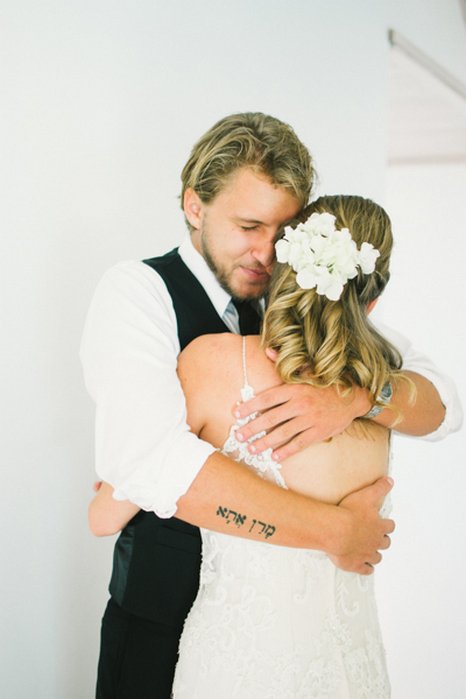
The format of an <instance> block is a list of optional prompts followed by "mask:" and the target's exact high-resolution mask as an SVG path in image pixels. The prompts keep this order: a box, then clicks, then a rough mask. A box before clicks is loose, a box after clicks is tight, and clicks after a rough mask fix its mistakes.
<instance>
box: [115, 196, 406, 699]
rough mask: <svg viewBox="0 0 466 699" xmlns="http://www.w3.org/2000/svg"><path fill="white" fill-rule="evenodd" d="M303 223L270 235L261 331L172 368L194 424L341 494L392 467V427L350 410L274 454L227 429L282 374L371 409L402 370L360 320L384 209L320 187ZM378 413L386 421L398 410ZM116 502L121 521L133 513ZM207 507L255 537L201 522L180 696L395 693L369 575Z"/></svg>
mask: <svg viewBox="0 0 466 699" xmlns="http://www.w3.org/2000/svg"><path fill="white" fill-rule="evenodd" d="M301 221H303V222H302V223H296V222H295V224H296V225H294V226H290V227H287V228H286V229H285V236H284V238H282V239H281V240H280V241H278V243H277V245H276V250H277V260H278V262H277V263H276V264H275V266H274V270H273V275H272V283H271V288H270V296H269V300H268V309H267V312H266V315H265V318H264V322H263V328H262V336H261V337H257V336H247V337H240V336H238V335H233V334H224V335H205V336H202V337H199V338H197V339H196V340H194V341H193V342H192V343H191V344H190V345H189V346H188V347H187V348H186V349H185V350H184V351H183V352H182V353H181V355H180V357H179V364H178V373H179V377H180V380H181V383H182V386H183V390H184V392H185V396H186V402H187V408H188V422H189V424H190V427H191V429H192V430H193V432H195V433H196V434H197V435H199V436H200V437H201V438H202V439H204V440H206V441H208V442H210V443H212V444H213V445H214V446H216V447H217V448H218V449H220V450H222V451H223V452H224V453H226V454H228V455H229V456H233V457H234V458H236V459H237V460H238V461H241V462H242V463H245V464H246V465H247V466H248V467H249V468H250V469H251V470H253V471H255V472H256V473H257V475H258V476H260V477H262V478H265V479H268V480H271V481H272V482H274V483H276V484H278V485H280V486H281V487H283V488H289V489H291V490H294V491H297V492H299V493H302V494H305V495H308V496H310V497H313V498H315V499H318V500H321V501H323V502H327V503H331V504H338V503H339V502H340V501H341V500H342V499H343V498H345V497H346V496H347V495H348V494H349V493H351V492H353V491H356V490H358V489H360V488H363V487H364V486H366V485H369V484H370V483H373V482H374V481H376V480H377V479H378V478H380V477H383V476H385V475H387V473H388V463H389V440H390V434H389V430H387V429H386V428H384V427H381V426H379V425H377V424H375V423H374V422H372V421H371V420H364V419H363V420H357V421H355V422H354V423H353V424H352V425H351V426H350V427H349V428H348V429H347V430H345V431H344V432H343V433H341V434H340V435H337V436H336V437H333V438H332V439H331V440H328V441H326V442H323V443H318V444H312V445H310V446H308V447H306V448H305V449H304V450H303V451H301V452H299V453H297V454H294V455H293V456H291V457H289V458H288V459H286V460H285V461H284V462H283V463H282V464H277V463H276V462H275V461H273V460H272V458H271V450H269V451H267V452H265V453H261V454H258V455H254V454H251V453H250V451H249V450H248V446H250V445H248V444H247V443H241V442H239V441H238V440H237V439H236V436H235V434H236V430H237V429H238V428H239V427H240V426H241V425H242V424H244V422H245V421H239V422H238V423H237V424H235V425H233V426H232V425H231V422H232V419H231V410H232V406H234V405H235V403H237V402H238V401H240V400H242V401H246V400H248V399H250V398H251V397H252V396H254V395H255V394H258V393H260V392H262V391H264V390H266V389H268V388H271V387H273V386H275V385H279V384H280V383H281V382H282V381H285V382H308V383H310V384H313V385H316V386H334V387H335V389H336V390H338V391H340V394H341V400H343V401H351V399H352V396H351V387H352V385H353V384H356V385H358V386H362V387H365V388H369V389H370V393H371V399H372V403H373V411H371V412H372V413H373V414H376V411H378V410H380V409H382V408H383V407H385V406H386V405H387V404H388V402H389V399H390V395H391V384H393V383H394V382H396V381H399V380H401V377H400V375H399V369H400V368H401V359H400V356H399V354H398V352H397V350H396V349H395V348H394V347H393V346H391V345H390V344H389V343H388V342H387V341H386V340H385V339H384V338H383V337H381V336H380V335H379V333H378V332H377V331H376V330H375V329H374V327H373V326H372V325H371V323H370V322H369V320H368V314H369V312H370V311H371V310H372V308H373V306H374V305H375V303H376V301H377V298H378V297H379V295H380V294H381V292H382V291H383V289H384V287H385V285H386V284H387V282H388V279H389V271H388V268H389V259H390V253H391V249H392V244H393V241H392V234H391V226H390V221H389V218H388V216H387V215H386V213H385V211H384V210H383V209H382V208H381V207H379V206H377V205H376V204H374V203H373V202H371V201H369V200H366V199H362V198H361V197H353V196H329V197H321V198H320V199H318V200H317V201H316V202H314V203H313V204H311V205H310V206H309V207H308V208H307V209H306V211H305V212H304V214H303V216H302V217H301ZM403 380H406V379H403ZM388 407H389V409H391V410H393V414H394V422H395V421H396V418H397V417H398V415H397V412H399V411H397V409H396V406H392V405H389V406H388ZM110 492H111V489H110ZM105 494H107V496H108V490H106V491H105V492H102V493H101V496H102V497H104V496H106V495H105ZM114 504H115V503H114ZM117 505H118V506H120V507H121V510H120V512H121V521H120V525H121V526H124V524H125V523H126V522H127V521H128V519H129V518H130V517H132V516H133V515H134V513H135V510H136V509H137V508H136V507H135V506H132V505H131V506H130V507H129V504H125V503H117ZM382 505H383V503H382V502H381V503H380V506H381V507H382ZM113 509H114V507H113ZM217 515H218V517H219V518H224V519H226V521H227V522H228V526H229V527H231V530H232V533H233V531H234V530H235V529H236V528H239V527H247V528H248V529H249V531H251V530H252V529H253V528H257V529H258V530H259V532H260V533H261V534H262V536H263V538H264V543H259V542H257V541H253V540H249V539H244V538H238V537H235V536H229V535H227V534H221V533H217V532H213V531H209V530H201V531H202V541H203V562H202V567H201V581H200V589H199V593H198V596H197V598H196V600H195V602H194V605H193V607H192V609H191V611H190V613H189V616H188V618H187V620H186V623H185V626H184V630H183V634H182V638H181V642H180V659H179V662H178V665H177V669H176V674H175V682H174V687H173V697H174V699H184V698H186V699H218V697H222V698H225V699H227V698H228V699H229V698H234V697H236V698H238V699H249V698H250V699H287V698H290V699H291V698H293V699H297V698H300V697H302V698H304V697H316V698H318V699H320V698H324V697H325V698H329V699H343V698H346V697H348V698H354V699H385V698H387V697H389V696H390V686H389V681H388V676H387V670H386V663H385V653H384V648H383V645H382V639H381V633H380V628H379V623H378V619H377V610H376V605H375V599H374V590H373V584H374V583H373V576H359V575H357V574H355V573H347V572H344V571H342V570H340V569H339V568H337V567H335V566H334V565H333V563H332V561H331V560H330V558H329V557H328V556H327V555H326V554H325V553H323V552H321V551H306V550H302V549H292V548H286V547H280V546H270V545H269V544H268V543H265V542H266V540H267V539H268V538H271V537H273V533H274V527H273V522H261V521H256V520H255V519H252V518H250V517H249V518H246V516H244V515H242V513H240V512H233V511H232V510H231V509H228V507H227V503H219V508H218V512H217Z"/></svg>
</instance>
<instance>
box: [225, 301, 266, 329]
mask: <svg viewBox="0 0 466 699" xmlns="http://www.w3.org/2000/svg"><path fill="white" fill-rule="evenodd" d="M232 302H233V305H234V307H235V308H236V310H237V311H238V315H239V330H240V333H241V335H257V334H258V333H259V331H260V327H261V317H260V315H259V313H258V312H257V311H256V309H255V308H254V306H253V305H252V303H251V302H250V301H239V300H238V299H232Z"/></svg>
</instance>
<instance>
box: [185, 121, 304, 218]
mask: <svg viewBox="0 0 466 699" xmlns="http://www.w3.org/2000/svg"><path fill="white" fill-rule="evenodd" d="M242 168H249V169H251V170H252V171H253V172H254V173H255V174H257V175H258V176H263V177H266V178H267V179H268V180H269V181H270V183H271V184H273V185H274V186H276V187H281V188H283V189H285V190H287V191H289V192H290V193H291V194H292V196H293V197H294V198H295V199H296V201H297V202H298V204H299V206H300V207H301V208H303V207H304V206H305V205H306V204H307V202H308V200H309V196H310V193H311V190H312V186H313V184H314V177H315V173H314V169H313V166H312V158H311V156H310V154H309V151H308V150H307V148H306V147H305V146H304V145H303V143H301V141H300V140H299V138H298V137H297V135H296V134H295V132H294V131H293V129H292V128H291V126H289V125H288V124H285V123H284V122H282V121H280V120H279V119H276V118H275V117H271V116H268V115H266V114H262V113H261V112H246V113H244V114H232V115H230V116H227V117H224V118H223V119H221V120H220V121H218V122H217V123H216V124H215V125H214V126H213V127H212V128H211V129H209V131H207V133H205V134H204V135H203V136H202V137H201V138H200V139H199V141H198V142H197V143H196V144H195V146H194V148H193V149H192V151H191V155H190V157H189V160H188V162H187V163H186V165H185V167H184V168H183V172H182V174H181V180H182V183H183V186H182V190H181V207H182V208H183V200H184V194H185V192H186V189H188V188H192V189H193V190H194V191H195V192H196V194H197V195H198V196H199V198H200V200H201V201H202V202H204V203H205V204H208V203H210V202H212V201H213V200H214V198H215V197H216V196H217V195H218V194H219V193H220V192H221V191H222V189H224V187H225V186H226V185H227V183H228V182H229V180H230V179H231V177H232V176H233V175H234V173H235V172H236V171H238V170H239V169H242ZM188 225H189V224H188Z"/></svg>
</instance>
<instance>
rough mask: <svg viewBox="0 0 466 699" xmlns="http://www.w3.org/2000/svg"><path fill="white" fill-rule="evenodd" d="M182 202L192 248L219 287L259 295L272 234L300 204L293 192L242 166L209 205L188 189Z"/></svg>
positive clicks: (269, 267)
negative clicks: (207, 266)
mask: <svg viewBox="0 0 466 699" xmlns="http://www.w3.org/2000/svg"><path fill="white" fill-rule="evenodd" d="M184 203H185V207H184V209H185V213H186V216H187V218H188V220H189V222H190V223H191V225H192V226H193V227H194V229H195V230H194V232H193V234H192V240H193V244H194V247H195V248H196V249H197V250H198V252H200V253H201V254H202V256H203V257H204V259H205V260H206V262H207V264H208V265H209V267H210V268H211V269H212V271H213V272H214V274H215V275H216V277H217V279H218V280H219V282H220V284H221V285H222V287H223V288H224V289H225V290H226V291H227V292H228V293H229V294H230V295H231V296H235V297H237V298H241V299H245V298H251V299H252V298H259V297H261V296H263V294H264V292H265V290H266V288H267V285H268V283H269V281H270V274H271V272H272V265H273V262H274V259H275V249H274V239H275V236H276V234H277V232H278V230H279V229H280V227H281V226H282V225H283V224H284V223H285V222H286V221H288V220H289V219H290V218H293V217H294V216H296V214H297V213H298V212H299V209H300V206H299V204H298V202H297V201H296V199H295V198H294V196H293V195H292V194H291V193H290V192H289V191H287V190H285V189H283V188H281V187H275V186H274V185H273V184H271V182H270V181H269V180H267V179H266V178H265V177H262V176H257V175H256V174H255V173H254V172H253V171H252V170H248V169H242V170H239V171H238V172H237V173H235V174H234V175H233V176H232V178H231V180H230V181H229V183H228V184H227V185H226V187H225V188H224V189H223V190H222V191H221V192H220V193H219V194H218V195H217V196H216V197H215V199H214V200H213V201H212V202H210V203H209V204H204V203H203V202H202V201H201V200H200V199H199V197H198V196H197V194H196V193H195V192H194V191H193V190H188V191H187V193H186V196H185V202H184Z"/></svg>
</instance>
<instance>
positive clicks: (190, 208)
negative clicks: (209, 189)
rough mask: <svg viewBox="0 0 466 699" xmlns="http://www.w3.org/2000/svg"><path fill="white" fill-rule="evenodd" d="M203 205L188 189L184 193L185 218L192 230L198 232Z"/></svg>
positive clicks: (191, 190)
mask: <svg viewBox="0 0 466 699" xmlns="http://www.w3.org/2000/svg"><path fill="white" fill-rule="evenodd" d="M203 207H204V205H203V203H202V201H201V200H200V199H199V196H198V194H197V193H196V192H195V191H194V189H192V187H188V188H187V190H186V191H185V193H184V199H183V209H184V214H185V216H186V218H187V219H188V221H189V223H190V224H191V226H192V227H193V228H195V229H196V230H199V229H200V227H201V224H202V212H203Z"/></svg>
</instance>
